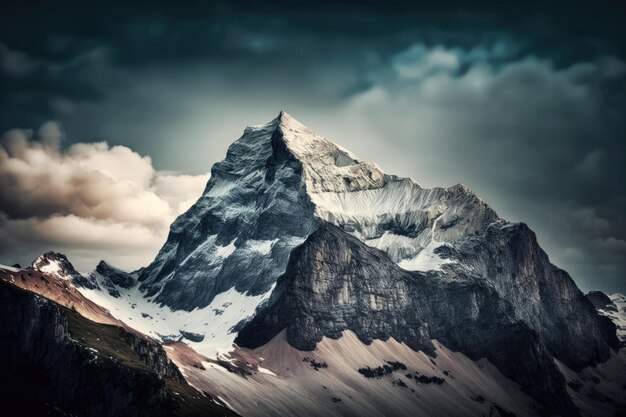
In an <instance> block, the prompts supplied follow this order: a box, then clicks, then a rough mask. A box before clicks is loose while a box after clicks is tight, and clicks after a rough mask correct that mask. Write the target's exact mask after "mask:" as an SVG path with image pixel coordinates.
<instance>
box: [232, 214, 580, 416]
mask: <svg viewBox="0 0 626 417" xmlns="http://www.w3.org/2000/svg"><path fill="white" fill-rule="evenodd" d="M283 329H286V335H287V340H288V341H289V343H290V344H292V345H293V346H294V347H296V348H298V349H301V350H312V349H314V348H315V345H316V344H317V343H318V342H319V341H320V340H321V339H322V337H324V336H326V337H330V338H338V337H340V336H341V333H342V331H344V330H352V331H354V332H355V333H356V335H357V336H358V337H359V339H361V340H362V341H364V342H366V343H369V342H371V341H372V340H373V339H382V340H386V339H388V338H390V337H393V338H394V339H396V340H398V341H400V342H404V343H406V344H407V345H409V346H410V347H411V348H413V349H415V350H423V351H427V352H432V342H431V340H432V339H437V340H439V341H440V342H441V343H443V344H444V345H445V346H448V347H450V348H452V349H454V350H459V351H461V352H463V353H464V354H466V355H468V356H469V357H471V358H474V359H479V358H482V357H486V358H488V359H489V360H490V361H491V362H492V363H494V364H495V365H496V366H497V367H498V368H499V369H500V370H501V371H502V372H503V374H505V375H506V376H508V377H509V378H511V379H513V380H514V381H516V382H517V383H519V384H520V385H521V386H522V387H523V388H524V389H525V390H526V391H527V392H528V393H530V394H531V395H532V396H533V397H534V398H536V399H537V400H538V401H539V402H540V403H542V404H543V405H544V406H545V412H546V413H551V412H560V413H565V414H564V415H577V410H576V408H575V407H574V405H573V404H572V403H571V401H570V400H569V397H568V396H567V393H566V389H565V380H564V378H563V376H562V375H561V374H560V373H559V371H558V369H557V368H556V366H555V365H554V362H553V360H552V357H551V355H550V353H549V352H548V351H547V349H546V347H545V346H544V344H543V342H542V340H541V338H540V337H539V335H538V334H537V333H536V332H535V331H533V330H532V329H531V328H530V327H529V326H528V325H526V324H525V323H524V322H523V321H521V320H520V319H519V318H517V317H516V315H515V311H514V308H513V307H512V306H511V304H510V303H509V302H507V301H506V300H505V299H504V298H503V297H501V296H500V294H499V293H498V291H497V290H496V288H495V287H494V286H493V285H492V283H490V282H489V281H488V280H485V279H482V278H480V277H473V276H469V275H464V276H457V277H454V278H452V277H449V276H445V275H443V274H438V273H434V272H432V273H420V272H409V271H405V270H403V269H401V268H399V267H398V266H397V265H396V264H395V263H393V262H392V261H391V260H390V259H389V257H388V256H387V255H386V254H385V253H383V252H381V251H380V250H377V249H375V248H371V247H368V246H366V245H365V244H364V243H363V242H361V241H360V240H358V239H356V238H354V237H352V236H351V235H348V234H346V233H345V232H343V231H342V230H341V229H339V228H337V227H335V226H333V225H330V224H323V225H322V226H321V227H320V228H319V229H318V230H317V231H316V232H315V233H313V234H312V235H311V236H310V237H309V238H308V239H307V241H306V242H305V243H304V244H303V245H302V246H300V247H298V248H297V249H295V250H294V252H293V253H292V256H291V259H290V261H289V264H288V267H287V272H286V273H285V274H284V275H283V276H281V277H280V278H279V280H278V283H277V286H276V289H275V290H274V292H273V294H272V296H271V298H270V300H269V304H268V306H267V307H266V308H265V309H264V310H263V311H262V312H260V313H259V314H258V315H257V316H256V317H254V318H253V319H252V320H251V321H250V322H249V323H248V324H246V325H245V326H244V327H243V329H242V330H241V331H240V333H239V336H238V338H237V340H236V343H237V344H238V345H240V346H244V347H257V346H261V345H263V344H265V343H267V342H268V341H269V340H271V339H272V338H273V337H274V336H275V335H276V334H278V333H279V332H280V331H282V330H283Z"/></svg>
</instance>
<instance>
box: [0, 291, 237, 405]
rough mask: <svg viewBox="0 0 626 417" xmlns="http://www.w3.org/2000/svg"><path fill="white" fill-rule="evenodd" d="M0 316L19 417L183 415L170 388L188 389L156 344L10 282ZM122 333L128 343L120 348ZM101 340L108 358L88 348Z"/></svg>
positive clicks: (7, 392) (8, 393)
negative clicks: (169, 386)
mask: <svg viewBox="0 0 626 417" xmlns="http://www.w3.org/2000/svg"><path fill="white" fill-rule="evenodd" d="M0 317H1V320H0V352H1V353H2V354H1V355H0V379H1V381H2V383H1V384H2V387H3V389H2V392H1V393H0V398H2V400H4V401H6V402H5V404H8V403H10V404H11V408H12V409H13V411H14V412H16V413H18V414H20V415H68V414H71V415H81V416H120V415H125V416H172V415H184V413H183V410H182V408H181V406H180V404H179V399H177V397H176V396H175V395H174V394H173V392H172V391H171V390H170V389H169V388H168V384H169V382H168V381H172V383H173V384H185V382H184V379H183V378H182V375H181V374H180V372H179V371H178V369H177V368H176V366H175V365H173V364H172V362H171V361H169V360H168V359H167V356H166V355H165V352H164V351H163V349H162V348H161V347H160V346H159V345H157V344H155V343H154V342H150V341H148V340H146V339H142V338H140V337H138V336H136V335H133V334H131V333H128V332H126V331H124V330H121V329H119V328H117V327H114V326H105V325H99V324H96V323H94V322H90V321H89V320H86V319H84V318H83V317H81V316H79V315H78V314H76V313H72V312H70V311H67V310H64V309H63V308H61V307H59V306H58V305H56V304H55V303H53V302H51V301H49V300H46V299H44V298H40V297H38V296H35V295H33V294H32V293H29V292H26V291H23V290H20V289H17V288H16V287H13V286H11V285H9V284H5V283H1V284H0ZM117 331H119V332H120V333H119V334H117V335H119V336H121V340H125V341H126V343H127V344H124V343H123V342H121V343H118V340H117V338H116V337H115V335H116V333H115V332H117ZM111 332H113V333H111ZM111 335H113V336H111ZM107 336H109V337H107ZM96 337H97V339H98V342H101V346H102V350H103V351H104V352H105V353H106V354H103V353H99V351H98V349H96V348H94V347H90V346H89V343H90V341H94V340H95V339H94V340H90V339H91V338H96ZM103 338H106V339H105V340H103ZM99 346H100V345H99ZM187 399H188V400H190V398H187ZM206 405H207V406H208V407H209V408H207V414H208V415H214V414H213V413H214V412H215V408H216V406H217V404H215V403H212V404H210V401H209V400H208V399H207V400H206ZM218 408H219V407H218ZM221 411H222V413H223V414H230V412H229V411H228V410H226V409H223V408H221Z"/></svg>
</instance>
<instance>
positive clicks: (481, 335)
mask: <svg viewBox="0 0 626 417" xmlns="http://www.w3.org/2000/svg"><path fill="white" fill-rule="evenodd" d="M303 242H304V243H303ZM88 280H89V281H90V285H92V287H88V286H87V284H84V285H83V289H84V291H83V292H84V294H85V295H86V296H87V297H94V298H93V299H94V300H95V299H98V301H99V302H100V303H104V304H103V305H105V304H106V307H107V308H108V309H109V310H110V311H112V312H113V313H112V314H116V313H115V312H118V313H119V315H120V316H119V318H120V320H132V325H133V326H136V328H139V329H141V331H143V332H145V333H146V334H150V335H153V336H155V337H156V336H158V335H163V336H162V338H163V339H165V338H171V337H174V338H179V337H180V336H178V334H182V335H183V336H184V337H185V338H186V340H188V341H189V343H190V345H191V346H193V347H196V348H198V350H199V351H200V353H203V354H206V355H216V356H217V355H219V354H220V353H225V352H228V351H229V350H232V348H233V347H232V341H233V340H234V338H235V336H236V335H237V333H239V336H238V339H237V341H238V343H240V344H241V345H244V346H258V345H260V344H262V343H265V342H268V341H269V340H270V339H271V338H272V337H274V336H275V335H276V334H278V333H279V332H280V331H281V330H283V329H286V333H287V340H288V341H289V343H291V344H292V345H293V346H295V347H297V348H299V349H307V350H310V349H313V348H314V347H315V346H316V343H318V342H319V341H320V340H321V338H322V337H323V336H327V337H331V338H337V337H340V335H341V334H343V332H344V331H352V332H354V333H356V334H357V335H358V337H359V338H360V339H361V340H362V341H365V342H371V341H372V340H374V339H382V340H386V339H388V338H390V337H393V338H395V339H397V340H399V341H402V342H405V343H407V345H409V346H411V347H412V348H413V349H419V350H424V351H427V352H432V346H433V345H432V342H431V340H432V339H438V340H439V341H440V342H442V343H443V344H444V345H445V346H447V347H450V348H453V349H458V350H460V351H461V352H463V353H464V354H465V355H467V356H469V357H471V358H480V357H487V358H489V360H490V361H491V362H492V363H493V364H495V365H496V366H497V367H498V369H499V370H500V371H501V372H502V373H503V374H505V375H507V376H508V377H509V378H511V379H513V380H514V381H516V382H517V383H519V384H520V385H521V386H522V387H524V389H525V390H526V391H527V392H528V393H530V394H531V395H532V396H533V397H534V398H535V399H537V400H538V401H540V402H541V403H542V404H543V406H544V407H545V411H546V412H553V411H554V412H561V413H565V414H567V415H575V413H576V410H575V408H574V407H573V405H572V403H571V401H570V400H569V399H568V397H567V395H566V390H565V385H564V380H563V377H562V375H561V374H560V372H559V370H558V369H557V368H556V367H555V365H554V363H553V358H556V359H558V360H559V361H560V362H562V363H563V364H565V365H567V366H568V367H570V368H572V369H574V370H579V369H581V368H584V367H586V366H590V365H594V364H597V363H599V362H603V361H605V360H607V359H608V358H609V357H610V355H611V349H616V348H618V347H619V343H618V339H617V337H616V328H615V325H614V324H613V323H612V322H611V321H610V320H609V319H607V318H606V317H603V316H602V315H600V314H598V312H597V311H596V309H595V308H594V306H593V304H592V302H591V301H589V299H588V298H587V297H585V295H584V294H583V293H582V292H581V291H580V290H579V289H578V288H577V287H576V285H575V283H574V282H573V280H572V279H571V278H570V277H569V275H568V274H567V273H566V272H565V271H563V270H561V269H559V268H558V267H556V266H554V265H552V264H551V263H550V261H549V258H548V256H547V254H546V253H545V252H543V251H542V250H541V248H540V247H539V245H538V243H537V240H536V238H535V235H534V233H533V232H532V231H531V230H530V229H529V228H528V227H527V226H526V225H524V224H511V223H509V222H507V221H505V220H503V219H501V218H499V216H498V215H497V214H496V213H495V212H494V211H493V210H492V209H491V208H490V207H489V206H488V205H487V204H485V203H484V202H483V201H482V200H480V198H478V197H477V196H476V195H475V194H473V193H472V192H471V191H470V190H469V189H468V188H467V187H465V186H464V185H461V184H458V185H455V186H453V187H450V188H433V189H425V188H422V187H421V186H420V185H419V184H417V183H416V182H415V181H413V180H411V179H406V178H399V177H396V176H393V175H387V174H385V173H383V172H382V171H381V170H380V168H378V167H377V166H376V165H375V164H374V163H369V162H363V161H360V160H359V159H358V158H357V157H356V156H354V155H353V154H351V153H350V152H348V151H347V150H345V149H343V148H341V147H339V146H337V145H335V144H334V143H332V142H330V141H328V140H327V139H325V138H323V137H321V136H319V135H317V134H316V133H315V132H312V131H311V130H309V129H308V128H306V127H305V126H303V125H302V124H300V123H299V122H298V121H296V120H295V119H293V118H292V117H290V116H289V115H287V114H286V113H284V112H281V113H280V115H279V116H278V117H277V118H276V119H274V120H272V121H271V122H269V123H267V124H264V125H261V126H257V127H249V128H247V129H246V130H245V131H244V134H243V136H242V137H241V138H239V139H238V140H237V141H236V142H235V143H233V144H232V145H231V147H230V148H229V149H228V152H227V155H226V158H225V159H224V160H223V161H222V162H219V163H217V164H215V165H214V166H213V169H212V176H211V179H210V180H209V182H208V184H207V186H206V189H205V190H204V193H203V195H202V196H201V197H200V199H199V200H198V201H197V202H196V203H195V204H194V205H193V206H192V207H191V208H190V209H189V211H187V212H186V213H184V214H183V215H181V216H180V217H179V218H178V219H176V221H175V222H174V223H173V224H172V226H171V229H170V234H169V236H168V239H167V241H166V243H165V245H164V246H163V247H162V249H161V250H160V251H159V253H158V255H157V257H156V258H155V260H154V261H153V262H152V263H151V264H150V265H149V266H148V267H146V268H145V269H143V270H140V271H138V272H137V273H133V274H126V273H123V272H121V271H119V270H115V269H114V268H112V267H109V266H108V265H106V264H101V265H99V268H98V269H97V270H96V271H95V272H94V273H93V274H92V275H90V277H89V278H88ZM76 285H77V286H79V285H80V283H77V284H76ZM94 287H95V290H94ZM272 290H273V291H272ZM270 294H271V296H270ZM137 298H141V300H137ZM268 298H269V301H268ZM111 300H114V301H111ZM255 308H256V311H255ZM251 316H254V317H253V318H252V320H251V321H249V322H247V321H246V320H249V318H250V317H251ZM172 335H174V336H172ZM216 352H217V354H216Z"/></svg>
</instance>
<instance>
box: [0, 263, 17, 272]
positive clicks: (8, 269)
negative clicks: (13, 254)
mask: <svg viewBox="0 0 626 417" xmlns="http://www.w3.org/2000/svg"><path fill="white" fill-rule="evenodd" d="M0 269H4V270H6V271H10V272H19V271H20V269H19V268H14V267H12V266H7V265H2V264H0Z"/></svg>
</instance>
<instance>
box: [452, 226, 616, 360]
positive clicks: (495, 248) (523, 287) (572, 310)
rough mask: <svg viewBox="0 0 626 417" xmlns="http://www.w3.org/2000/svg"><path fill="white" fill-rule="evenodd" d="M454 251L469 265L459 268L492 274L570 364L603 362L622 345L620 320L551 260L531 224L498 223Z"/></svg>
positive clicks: (556, 353) (500, 288)
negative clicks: (599, 310)
mask: <svg viewBox="0 0 626 417" xmlns="http://www.w3.org/2000/svg"><path fill="white" fill-rule="evenodd" d="M448 254H449V256H451V257H452V258H454V259H457V260H459V262H460V264H461V265H463V266H462V267H458V268H456V269H455V268H451V269H452V270H453V271H457V270H461V269H463V270H468V269H469V270H472V271H475V273H477V274H478V275H479V276H482V277H484V278H486V279H487V280H489V281H490V282H491V283H492V284H493V286H494V287H495V288H496V289H497V291H498V293H499V294H500V295H501V296H502V297H503V298H504V299H506V300H507V301H509V302H510V303H511V305H512V307H513V309H514V311H515V316H516V317H517V318H518V319H520V320H522V321H524V322H525V323H526V324H527V325H528V326H529V327H530V328H532V329H533V330H535V331H536V332H537V333H538V334H539V336H540V337H541V339H542V341H543V342H544V343H545V344H546V346H547V347H548V349H549V351H550V353H551V354H552V355H554V356H555V357H556V358H557V359H559V360H561V361H562V362H564V363H565V364H566V365H568V366H569V367H571V368H573V369H581V368H583V367H585V366H589V365H595V364H597V363H598V362H603V361H605V360H607V359H608V358H609V355H610V350H611V348H613V349H616V348H618V346H619V341H618V339H617V336H616V328H615V325H614V324H613V323H612V322H611V320H610V319H608V318H606V317H603V316H601V315H599V314H597V312H596V310H595V308H594V306H593V304H592V303H591V302H590V301H589V299H588V298H587V297H585V295H584V294H583V293H582V291H580V290H579V289H578V287H577V286H576V284H575V283H574V281H573V280H572V278H571V277H570V276H569V274H568V273H567V272H565V271H564V270H562V269H560V268H558V267H556V266H554V265H552V264H551V263H550V260H549V258H548V255H547V254H546V253H545V252H544V251H543V250H542V249H541V248H540V247H539V244H538V243H537V239H536V237H535V234H534V233H533V231H532V230H530V229H529V228H528V226H526V225H525V224H523V223H518V224H513V225H506V226H504V227H500V226H497V225H493V226H491V227H489V228H488V229H487V230H486V232H485V233H484V235H482V236H477V237H472V238H469V239H467V240H465V241H462V242H460V243H459V244H458V245H456V246H454V249H449V248H448Z"/></svg>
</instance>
